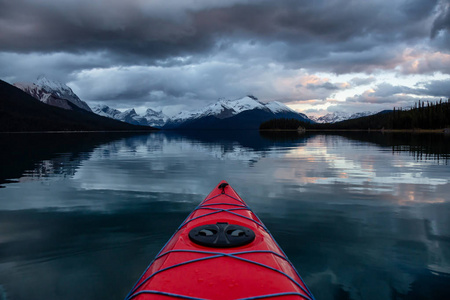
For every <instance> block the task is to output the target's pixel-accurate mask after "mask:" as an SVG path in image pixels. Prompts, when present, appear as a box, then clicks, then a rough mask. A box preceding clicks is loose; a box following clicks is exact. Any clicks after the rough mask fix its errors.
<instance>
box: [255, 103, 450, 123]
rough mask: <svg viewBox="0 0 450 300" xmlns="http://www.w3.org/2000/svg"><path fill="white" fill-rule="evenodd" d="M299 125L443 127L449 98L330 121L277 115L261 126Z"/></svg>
mask: <svg viewBox="0 0 450 300" xmlns="http://www.w3.org/2000/svg"><path fill="white" fill-rule="evenodd" d="M299 126H302V127H305V128H306V129H316V130H367V129H442V128H449V127H450V99H448V100H447V101H443V100H440V101H438V102H435V103H432V102H424V101H419V102H417V103H415V105H414V106H413V107H412V108H409V109H402V108H394V110H386V111H382V112H379V113H378V114H375V115H371V116H367V117H362V118H357V119H351V120H346V121H342V122H337V123H333V124H317V123H316V124H308V123H303V122H295V123H294V122H293V121H292V120H286V119H277V120H270V121H267V122H264V123H262V124H261V126H260V130H289V129H292V130H293V129H297V128H298V127H299Z"/></svg>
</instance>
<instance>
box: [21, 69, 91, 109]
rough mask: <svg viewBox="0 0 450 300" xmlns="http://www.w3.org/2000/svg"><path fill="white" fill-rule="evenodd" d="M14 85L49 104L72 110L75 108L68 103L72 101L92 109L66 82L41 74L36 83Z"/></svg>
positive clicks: (81, 106) (82, 107)
mask: <svg viewBox="0 0 450 300" xmlns="http://www.w3.org/2000/svg"><path fill="white" fill-rule="evenodd" d="M14 86H15V87H17V88H19V89H21V90H23V91H24V92H26V93H28V94H29V95H31V96H32V97H34V98H36V99H38V100H40V101H42V102H44V103H46V104H49V105H53V106H57V107H61V108H64V109H69V110H71V109H73V108H72V106H71V105H70V104H69V103H68V102H70V103H71V104H73V105H75V106H77V107H79V108H81V109H84V110H86V111H89V112H91V111H92V110H91V108H90V107H89V105H87V103H86V102H84V101H82V100H81V99H80V98H78V96H77V95H76V94H75V93H74V92H73V91H72V89H71V88H70V87H68V86H67V85H65V84H64V83H61V82H58V81H55V80H50V79H48V78H47V77H45V76H39V77H38V79H37V81H36V82H34V83H28V82H21V83H14Z"/></svg>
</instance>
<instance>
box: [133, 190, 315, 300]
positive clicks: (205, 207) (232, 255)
mask: <svg viewBox="0 0 450 300" xmlns="http://www.w3.org/2000/svg"><path fill="white" fill-rule="evenodd" d="M227 186H228V183H222V184H221V185H219V186H218V188H219V189H222V193H221V194H218V195H215V196H212V197H210V198H208V199H205V200H204V201H202V202H201V203H200V204H199V205H198V206H197V207H196V208H195V209H194V210H193V211H192V212H191V213H190V214H189V215H188V216H187V218H186V219H185V220H184V221H183V223H181V225H180V226H179V227H178V229H177V230H176V231H175V233H174V234H173V235H172V237H171V238H170V239H169V240H168V241H167V242H166V244H165V245H164V246H163V247H162V248H161V250H160V251H159V253H158V254H157V255H156V257H155V258H154V259H153V260H152V262H151V263H150V264H149V265H148V267H147V268H146V269H145V271H144V273H143V274H142V275H141V276H140V277H139V279H138V281H137V282H136V283H135V285H134V287H133V289H132V290H131V291H130V292H129V293H128V295H127V296H126V298H125V300H130V299H133V298H134V297H136V296H138V295H140V294H159V295H165V296H170V297H173V298H178V299H191V300H204V299H202V298H195V297H190V296H185V295H179V294H173V293H168V292H162V291H153V290H142V291H139V292H136V290H137V289H139V287H141V286H142V285H143V284H144V283H145V282H147V281H149V280H150V279H151V278H153V277H154V276H155V275H157V274H159V273H161V272H164V271H166V270H170V269H173V268H176V267H178V266H182V265H186V264H190V263H195V262H199V261H204V260H208V259H214V258H219V257H224V256H226V257H230V258H234V259H238V260H241V261H245V262H248V263H252V264H256V265H259V266H261V267H264V268H267V269H270V270H272V271H274V272H277V273H280V274H282V275H284V276H286V277H287V278H288V279H290V280H291V281H292V282H293V283H294V284H295V285H296V286H297V287H299V288H300V289H301V290H302V291H303V292H304V293H305V294H306V295H304V294H301V293H297V292H286V293H276V294H268V295H259V296H254V297H247V298H240V299H239V300H256V299H267V298H272V297H281V296H300V297H302V298H303V299H306V300H315V298H314V296H313V295H312V293H311V291H310V290H309V289H308V286H307V285H306V284H305V283H304V282H303V279H302V278H301V276H300V274H299V273H298V272H297V270H296V269H295V267H294V265H293V264H292V263H291V261H290V260H289V259H288V258H287V256H286V254H285V253H284V251H283V249H281V247H280V246H279V245H278V243H277V241H276V240H275V238H274V237H273V236H272V234H271V233H270V231H269V230H268V229H267V228H266V227H265V226H264V224H263V223H262V221H261V220H260V219H259V217H258V216H257V215H256V214H255V213H253V211H252V210H251V209H250V207H248V206H247V205H246V204H245V202H243V201H242V200H241V199H238V198H236V197H233V196H231V195H229V194H227V193H225V188H226V187H227ZM223 195H225V196H228V197H230V198H232V199H234V200H236V201H238V202H240V203H241V204H232V203H213V204H205V203H206V202H208V201H210V200H212V199H215V198H217V197H219V196H223ZM215 205H229V206H235V208H229V209H223V208H214V207H212V206H215ZM201 209H203V210H213V211H212V212H208V213H205V214H203V215H200V216H197V217H195V218H192V219H190V218H191V216H192V215H193V214H194V213H195V212H197V211H198V210H201ZM239 210H248V211H250V212H251V213H252V214H253V215H254V216H255V217H256V219H257V220H253V219H252V218H248V217H246V216H243V215H241V214H238V213H236V212H234V211H239ZM220 212H226V213H230V214H233V215H235V216H239V217H242V218H244V219H246V220H250V221H253V222H254V223H255V224H257V225H258V226H260V227H261V228H262V229H263V230H264V231H266V232H267V233H268V234H269V235H270V237H271V238H272V240H273V241H274V242H275V244H276V245H277V247H278V249H279V250H280V252H281V253H282V255H280V254H278V253H276V252H273V251H268V250H251V251H242V252H236V253H222V252H214V251H201V250H187V249H186V250H183V249H177V250H169V251H165V252H164V251H163V250H164V249H165V248H166V247H167V245H168V244H169V242H170V241H171V240H172V238H173V237H174V236H175V235H176V234H177V233H178V231H180V230H181V229H182V228H183V227H184V226H186V224H188V223H189V222H191V221H193V220H197V219H199V218H202V217H205V216H210V215H212V214H216V213H220ZM175 252H191V253H201V254H207V255H210V256H206V257H202V258H198V259H193V260H189V261H184V262H181V263H178V264H175V265H172V266H169V267H167V268H164V269H161V270H158V271H156V272H154V273H153V274H151V275H150V276H148V277H147V278H145V279H144V280H142V279H143V277H144V275H145V274H146V273H147V271H148V269H149V268H150V267H151V266H152V265H153V263H154V262H155V261H156V260H158V259H159V258H161V257H163V256H165V255H167V254H169V253H175ZM249 253H270V254H273V255H276V256H277V257H279V258H282V259H283V260H285V261H286V262H288V263H289V265H290V266H291V267H292V269H293V270H294V271H295V273H296V275H297V276H298V277H299V278H300V281H301V283H302V284H303V286H304V287H305V288H306V289H305V288H304V287H303V286H302V284H300V283H299V282H297V281H296V280H295V279H294V278H292V277H291V276H289V275H288V274H286V273H285V272H283V271H281V270H278V269H275V268H272V267H270V266H267V265H265V264H262V263H259V262H255V261H252V260H250V259H245V258H242V257H238V256H236V255H241V254H249Z"/></svg>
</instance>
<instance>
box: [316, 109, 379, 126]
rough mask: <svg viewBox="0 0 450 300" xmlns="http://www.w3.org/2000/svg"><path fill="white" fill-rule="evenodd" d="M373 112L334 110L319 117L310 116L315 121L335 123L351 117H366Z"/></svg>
mask: <svg viewBox="0 0 450 300" xmlns="http://www.w3.org/2000/svg"><path fill="white" fill-rule="evenodd" d="M373 114H375V112H370V111H365V112H359V113H346V112H342V111H340V112H334V113H329V114H326V115H324V116H321V117H311V120H313V121H314V122H316V123H328V124H332V123H337V122H342V121H345V120H351V119H357V118H362V117H367V116H370V115H373Z"/></svg>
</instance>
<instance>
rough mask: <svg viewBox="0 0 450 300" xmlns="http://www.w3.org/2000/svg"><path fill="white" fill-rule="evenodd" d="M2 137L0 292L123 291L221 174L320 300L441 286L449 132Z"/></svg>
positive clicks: (446, 241) (421, 294)
mask: <svg viewBox="0 0 450 300" xmlns="http://www.w3.org/2000/svg"><path fill="white" fill-rule="evenodd" d="M0 143H2V147H1V148H0V149H2V150H1V154H2V155H1V159H2V161H1V163H2V165H3V166H5V167H4V168H2V169H1V172H0V183H1V184H3V186H4V187H5V188H3V189H0V295H3V298H4V299H49V298H50V299H57V298H58V299H79V298H84V299H98V298H100V299H103V298H108V299H122V298H123V297H124V296H125V294H126V293H127V292H128V290H129V288H130V287H131V286H132V285H133V283H134V281H135V280H136V279H137V277H138V276H139V275H140V273H141V272H142V271H143V270H144V268H145V267H146V265H147V264H148V262H149V261H150V260H151V259H152V257H153V256H154V255H155V254H156V252H157V251H158V250H159V248H160V247H161V246H162V245H163V244H164V243H165V241H166V240H167V239H168V237H169V236H170V235H171V234H172V232H173V231H174V230H175V229H176V227H177V226H178V225H179V223H181V221H182V220H183V219H184V217H185V216H186V215H187V214H188V213H189V212H190V211H191V210H192V209H193V208H194V207H195V206H196V205H197V204H198V202H199V201H200V200H202V199H203V197H204V196H205V195H206V194H207V193H208V192H209V191H210V190H211V189H212V187H213V186H215V185H216V184H217V183H218V182H219V181H220V180H221V179H226V180H228V181H229V182H230V183H231V185H232V186H233V187H234V188H235V189H236V190H237V191H238V193H239V194H240V195H241V196H242V197H243V198H244V199H245V200H246V201H247V202H248V203H249V205H250V206H251V207H252V208H253V209H254V210H255V211H256V212H257V213H258V215H259V216H260V217H261V218H262V219H263V221H264V223H265V224H266V225H267V226H268V227H269V228H270V229H271V231H272V233H273V234H274V236H275V237H276V239H277V240H278V242H279V243H280V244H281V246H282V247H283V249H284V250H285V251H286V253H287V255H288V256H289V258H290V259H291V260H292V261H293V263H294V264H295V265H296V266H297V268H298V269H299V271H300V273H301V274H302V276H303V278H304V279H305V281H306V282H307V284H308V285H309V287H310V288H311V290H312V291H313V293H314V294H315V296H316V298H317V299H380V298H385V299H448V298H449V297H450V290H449V289H450V288H449V286H450V279H449V276H450V218H449V215H450V201H449V198H448V194H449V193H450V183H449V178H450V176H449V175H450V168H449V167H448V166H447V165H446V164H445V163H443V162H446V159H447V158H448V155H449V154H450V149H447V148H448V145H449V144H448V138H447V137H445V136H437V135H434V136H432V137H426V136H425V135H423V136H420V137H417V136H409V137H405V136H399V137H396V136H395V135H387V134H385V135H383V134H367V133H365V134H360V133H350V134H346V135H316V134H304V135H297V134H282V133H277V134H276V135H270V136H268V135H262V136H261V135H259V133H257V132H240V133H238V132H206V133H183V134H175V133H153V134H145V135H127V136H122V135H104V134H98V135H95V134H94V135H90V134H88V135H8V136H7V138H5V136H2V138H1V139H0ZM417 149H420V151H421V152H420V151H418V150H417ZM414 151H416V152H414ZM419 152H420V153H422V154H420V155H418V154H415V153H419ZM412 153H414V154H412ZM436 157H438V159H436ZM68 270H70V271H68ZM24 287H26V288H24ZM0 299H2V298H1V296H0ZM2 300H3V299H2Z"/></svg>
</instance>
